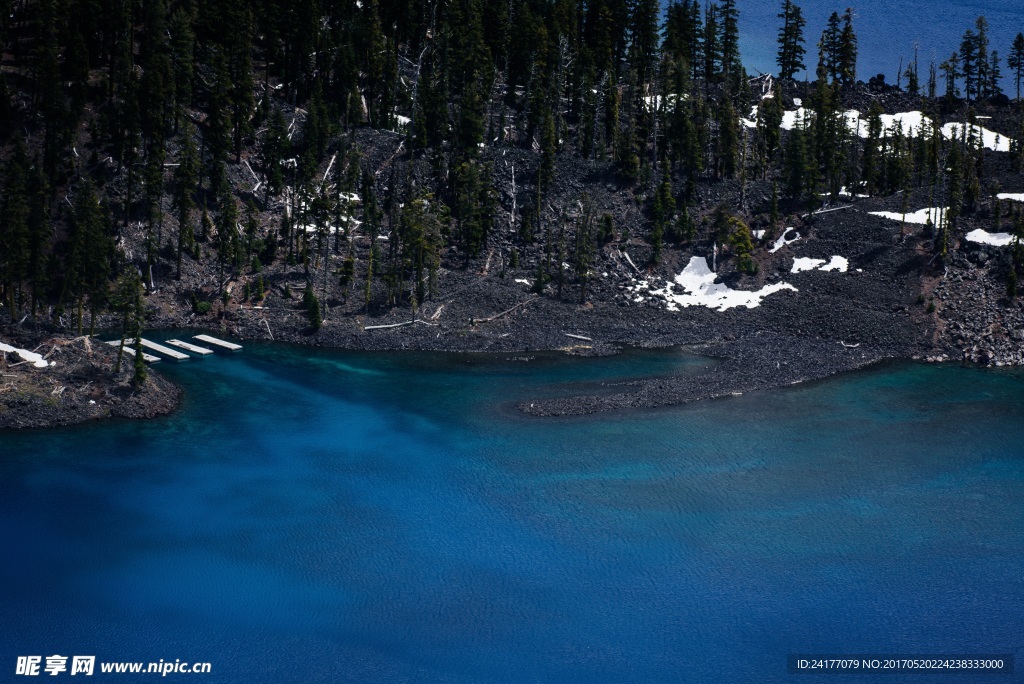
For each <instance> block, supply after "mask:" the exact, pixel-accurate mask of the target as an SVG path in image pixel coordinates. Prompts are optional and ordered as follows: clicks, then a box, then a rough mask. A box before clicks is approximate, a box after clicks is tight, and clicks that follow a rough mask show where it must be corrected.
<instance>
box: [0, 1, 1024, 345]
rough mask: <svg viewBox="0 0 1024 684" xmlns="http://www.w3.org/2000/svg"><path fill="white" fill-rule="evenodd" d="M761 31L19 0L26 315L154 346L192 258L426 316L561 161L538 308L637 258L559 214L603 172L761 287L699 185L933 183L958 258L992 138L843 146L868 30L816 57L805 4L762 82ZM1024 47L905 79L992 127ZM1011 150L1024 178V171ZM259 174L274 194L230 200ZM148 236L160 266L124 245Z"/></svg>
mask: <svg viewBox="0 0 1024 684" xmlns="http://www.w3.org/2000/svg"><path fill="white" fill-rule="evenodd" d="M738 13H739V10H738V7H737V2H736V0H718V1H717V2H710V3H698V2H697V0H681V1H672V2H670V3H669V4H668V6H667V7H662V6H661V5H660V3H659V2H657V0H590V1H586V2H580V1H575V0H509V2H507V3H504V2H498V3H485V2H483V0H449V1H447V2H441V1H440V0H433V1H431V0H403V2H388V1H384V0H339V1H338V2H333V3H323V4H321V3H319V2H317V1H316V0H287V1H285V0H263V1H262V2H258V3H257V2H253V1H252V0H19V1H17V2H15V1H14V0H0V45H2V46H3V71H2V74H0V135H2V140H0V144H2V149H3V152H2V156H0V178H2V192H0V205H2V207H0V295H2V301H3V302H4V306H5V308H6V311H7V314H8V315H9V317H10V318H11V319H14V320H22V319H23V318H24V317H26V316H29V317H33V318H35V317H39V316H42V315H44V314H45V315H52V317H53V318H54V319H59V318H60V317H61V316H70V317H71V320H73V327H75V328H76V329H78V330H87V329H89V328H90V327H91V326H92V325H93V322H94V321H95V320H96V316H97V313H98V312H103V311H116V312H118V313H119V315H120V316H121V318H122V319H123V321H124V323H123V325H124V326H126V327H127V326H135V327H137V326H138V325H140V322H139V318H140V314H139V313H138V309H139V303H138V297H137V296H133V295H132V294H131V288H133V287H134V288H141V287H146V288H148V289H153V288H155V287H158V286H160V285H161V284H163V283H173V282H174V281H175V279H178V278H181V276H182V264H183V262H186V261H195V262H199V261H203V260H206V261H213V262H215V263H216V268H217V271H218V280H219V282H220V283H221V284H222V285H221V287H223V283H225V282H226V281H227V280H228V279H230V278H231V277H234V276H237V275H239V274H246V275H247V276H250V277H251V278H250V280H251V285H249V284H248V283H247V286H246V288H247V295H248V296H261V295H262V293H263V291H264V287H265V285H264V280H263V277H262V271H263V269H264V268H266V267H268V266H269V265H271V264H273V263H275V262H278V263H287V264H292V265H301V266H302V267H303V268H304V272H305V274H306V278H307V286H306V290H305V295H304V297H303V302H304V304H303V305H304V306H305V307H307V308H308V309H309V311H310V321H311V322H312V324H313V326H314V327H316V326H317V325H319V320H320V316H319V314H320V309H319V307H320V303H319V302H318V297H317V294H318V292H323V291H326V285H324V283H326V282H327V281H328V280H330V281H331V282H332V283H335V282H337V283H339V284H340V286H341V287H343V288H344V291H345V293H346V296H351V297H352V298H353V299H361V300H363V302H364V304H365V307H366V308H367V309H369V307H370V305H371V304H374V305H385V306H386V305H397V304H403V305H411V306H413V307H414V308H415V307H416V306H417V304H418V303H422V302H423V301H424V300H425V299H428V298H430V297H431V296H432V295H433V290H434V288H435V287H436V274H437V271H438V269H439V267H440V264H441V262H442V259H443V258H444V259H448V258H450V257H448V256H445V255H446V254H448V253H449V251H450V250H449V248H451V247H454V248H455V253H456V254H457V255H458V256H457V258H456V259H455V260H454V261H453V264H461V266H462V267H466V266H468V265H469V264H470V262H471V261H472V260H473V259H475V258H477V257H479V256H480V255H481V254H482V253H483V251H484V249H485V248H486V247H487V246H488V245H489V244H491V243H492V242H493V241H494V240H495V237H494V232H495V224H496V222H497V221H498V216H499V213H500V212H501V211H504V212H513V209H512V207H511V206H505V205H503V204H501V203H502V202H503V201H504V200H503V198H502V197H501V196H500V193H499V192H498V191H497V189H496V187H495V181H494V174H495V169H494V165H493V159H494V157H493V150H494V149H495V148H519V149H523V150H533V151H535V153H536V154H535V157H536V163H535V164H534V166H533V167H531V168H529V169H524V170H523V175H522V177H521V178H520V181H519V182H520V184H521V186H522V187H524V188H529V189H530V192H531V194H530V201H525V202H524V201H522V199H520V200H519V203H517V204H516V205H515V209H514V213H513V214H512V221H511V222H512V224H513V225H515V226H516V227H517V229H518V230H517V232H516V233H515V235H514V237H513V238H512V240H513V244H511V245H509V251H508V252H507V257H508V260H509V263H511V264H512V266H513V267H514V266H515V264H516V263H518V261H519V260H520V259H525V257H526V256H527V255H528V254H534V255H539V257H538V258H536V263H537V273H536V275H535V280H536V283H537V285H538V286H539V290H538V291H542V290H543V286H544V284H545V283H549V282H554V281H556V280H557V284H558V292H559V296H560V295H561V290H562V283H563V280H564V279H565V278H567V277H569V278H573V279H574V282H575V283H576V284H577V285H579V286H580V287H581V289H582V291H583V297H584V298H585V296H586V294H585V293H586V279H587V277H588V276H587V274H588V272H589V264H590V262H591V261H592V260H593V259H594V258H595V256H594V255H595V252H596V250H598V249H599V248H601V247H602V246H603V245H605V244H607V243H608V242H610V241H612V240H613V239H615V238H616V227H615V226H614V225H612V219H611V217H610V216H608V215H604V214H603V213H602V211H600V210H599V209H598V208H594V207H592V206H590V204H589V202H588V200H587V199H586V197H585V196H581V197H579V198H578V201H574V204H575V205H578V207H577V210H576V211H575V213H573V219H572V221H571V222H568V221H566V220H562V219H559V218H557V217H563V216H564V215H565V213H566V212H565V211H564V208H558V207H551V206H550V204H549V202H548V201H547V198H548V196H549V194H550V193H551V192H552V188H553V187H554V185H555V181H556V179H557V168H558V164H559V162H560V160H564V159H565V158H567V157H571V158H576V159H581V160H589V161H593V162H603V163H606V164H607V165H608V168H609V169H611V170H613V172H614V174H615V178H616V182H618V183H620V184H622V185H623V186H624V187H632V188H634V191H635V196H636V197H637V200H638V202H639V203H640V205H641V208H642V211H643V212H644V215H645V217H646V219H647V221H646V225H647V231H646V234H645V236H644V237H646V239H647V240H648V241H649V242H650V244H651V246H652V247H653V259H654V261H655V262H656V261H657V260H658V259H659V258H660V256H661V254H662V253H663V250H664V249H665V248H666V247H667V246H671V245H677V246H678V245H685V244H686V243H688V242H689V241H691V240H693V239H694V238H695V236H696V234H697V231H698V221H697V217H699V216H700V217H703V216H706V217H707V225H708V228H709V229H710V230H712V231H714V235H715V237H716V239H720V240H721V241H722V244H726V245H731V246H732V251H733V253H734V254H735V255H736V257H737V268H739V269H740V270H748V269H752V268H753V265H752V261H751V260H750V251H751V250H752V247H751V245H750V230H749V228H748V227H747V224H746V223H745V221H744V219H745V217H747V216H748V215H749V214H750V213H751V210H750V208H749V207H746V206H737V207H727V208H710V209H707V208H704V209H702V208H701V207H699V206H698V195H699V193H698V188H699V187H700V186H701V184H714V183H730V182H732V183H746V182H750V181H754V180H765V181H772V182H773V183H774V185H775V187H776V191H775V193H774V194H775V197H774V198H773V203H772V208H771V209H772V216H773V217H776V216H777V214H778V213H779V212H780V211H782V212H787V211H797V210H800V209H804V208H806V207H813V206H816V205H818V204H820V203H821V202H822V201H824V198H823V196H826V197H827V196H829V195H832V196H836V195H837V194H838V193H839V191H840V189H841V188H843V187H847V188H863V190H862V191H863V192H865V193H867V194H889V193H894V192H897V191H899V190H907V189H910V188H912V187H927V188H929V189H930V190H931V192H932V194H933V196H934V197H935V201H936V203H939V202H943V201H948V203H949V206H950V207H951V210H950V212H949V220H948V221H947V225H946V226H944V227H942V229H941V230H940V229H937V230H936V231H935V233H936V234H935V246H936V250H937V251H938V252H939V253H943V252H944V250H946V249H947V245H948V241H949V235H948V230H951V229H952V227H953V226H955V222H956V219H957V216H958V215H960V214H961V213H962V212H970V211H972V210H973V209H974V208H975V207H976V206H977V203H978V201H979V198H980V197H981V195H982V192H983V189H982V181H981V178H979V169H981V168H982V165H981V163H980V158H981V156H982V155H983V149H982V148H981V146H980V144H978V142H977V141H976V140H974V139H973V136H965V137H964V139H963V140H961V141H950V140H947V139H945V138H943V136H941V135H940V133H939V131H938V128H937V127H933V128H932V129H931V130H929V131H918V132H915V135H913V136H911V135H910V132H909V131H891V130H889V131H887V130H883V127H882V124H881V119H880V115H881V114H882V110H881V109H880V108H879V107H878V105H877V104H876V105H875V106H874V107H873V108H872V109H871V110H870V111H867V112H864V116H865V118H866V119H867V120H868V130H869V132H870V135H869V136H868V138H867V139H865V140H861V139H860V138H859V137H857V136H856V135H855V134H853V133H851V132H850V130H849V128H848V127H847V126H845V125H843V123H842V118H841V117H840V116H839V115H840V113H841V112H842V111H843V109H844V104H843V103H844V101H845V99H846V98H848V97H850V96H851V94H852V93H854V92H855V90H856V89H857V88H858V87H859V86H858V74H857V36H856V32H855V26H854V21H853V13H852V11H851V10H849V9H846V10H845V11H838V12H836V13H833V14H832V15H831V17H830V18H829V20H828V22H827V25H826V26H824V27H821V33H820V37H818V36H817V35H811V34H810V33H809V30H808V27H807V23H806V21H805V20H804V18H803V15H802V12H801V9H800V7H799V6H798V5H797V4H796V3H795V2H793V0H783V2H782V3H781V5H780V12H779V51H778V68H779V79H775V80H774V81H766V80H763V79H762V80H756V81H755V80H752V79H750V78H749V77H748V74H747V73H746V71H745V69H744V67H743V64H742V60H741V56H740V52H739V35H738V30H739V29H738V16H739V14H738ZM805 32H807V35H806V36H805ZM1006 47H1007V53H1006V55H1007V57H1006V58H1005V59H1004V58H1003V57H1002V56H1001V55H1000V54H999V52H998V51H997V50H996V49H995V48H994V46H992V45H990V43H989V38H988V27H987V24H986V22H985V20H984V18H979V19H978V21H977V24H976V25H975V26H974V27H972V28H970V29H969V30H967V31H966V32H965V34H964V37H963V41H962V43H961V45H960V46H959V49H958V50H957V51H956V52H954V53H953V54H951V55H950V57H949V58H947V59H945V60H943V61H942V62H941V63H940V64H937V65H936V64H931V65H927V66H923V65H919V64H918V60H917V59H916V57H915V59H914V60H913V61H912V62H911V63H910V64H909V65H907V66H906V69H905V71H904V72H903V73H901V74H900V85H901V86H902V85H903V83H904V82H905V90H906V92H907V93H908V94H910V95H917V96H920V97H921V98H922V100H921V103H922V104H921V106H922V107H923V108H924V109H925V111H926V113H928V115H929V117H930V118H931V120H932V121H936V122H937V121H940V120H942V119H943V118H944V117H945V118H948V117H950V116H951V115H953V114H955V115H956V116H960V117H962V118H961V120H964V119H967V120H968V121H971V120H972V117H974V116H975V113H974V111H975V110H974V109H973V108H972V107H973V106H980V105H981V104H982V103H996V104H998V103H1000V102H1002V103H1006V102H1007V97H1006V96H1005V95H1004V94H1003V92H1002V88H1001V84H1002V83H1003V66H1005V67H1006V69H1007V72H1006V75H1007V76H1008V77H1009V81H1010V82H1012V83H1013V85H1014V88H1015V89H1014V92H1013V93H1012V95H1013V96H1014V97H1015V99H1016V100H1017V102H1018V103H1019V101H1020V84H1021V77H1022V75H1024V36H1022V35H1018V36H1017V39H1016V40H1015V41H1014V42H1013V44H1012V45H1011V46H1006ZM805 70H806V71H808V72H810V73H811V74H813V78H812V79H810V80H811V83H810V84H809V86H808V87H809V88H810V91H811V93H812V95H811V97H809V98H807V99H806V100H805V102H804V106H805V107H806V108H807V109H808V110H809V111H810V112H812V115H810V116H807V117H806V118H805V119H804V123H803V125H802V126H799V127H797V128H795V129H794V130H792V131H788V132H784V131H781V130H780V123H781V121H782V117H783V109H782V107H783V105H782V99H783V98H782V85H783V83H782V82H785V81H788V80H790V79H793V78H794V77H795V76H797V75H800V74H802V73H804V72H805ZM780 79H781V81H780ZM767 83H772V90H770V91H769V92H767V93H765V92H761V91H760V90H758V91H756V92H755V91H754V86H752V84H755V85H756V86H758V87H760V86H761V85H763V84H767ZM766 96H767V97H766ZM755 105H756V106H757V109H756V115H752V114H750V112H752V111H753V108H754V106H755ZM750 116H754V118H753V124H752V125H747V124H745V123H744V122H743V119H745V118H747V117H750ZM1019 118H1020V117H1019V116H1018V120H1019ZM365 130H379V131H396V132H398V133H399V134H400V136H401V138H400V139H401V144H400V146H398V152H396V155H400V158H401V160H402V162H403V163H401V164H397V163H396V164H391V165H390V166H389V167H388V170H387V171H386V172H385V175H384V177H381V175H380V174H381V171H380V170H379V168H378V167H377V166H376V165H373V166H371V165H370V164H369V163H367V161H366V159H365V150H363V149H361V147H360V145H359V144H358V142H357V139H358V138H359V135H358V134H359V132H360V131H365ZM1016 137H1017V139H1022V138H1024V134H1021V135H1018V136H1016ZM1012 154H1013V156H1014V160H1015V163H1016V164H1017V165H1018V168H1019V165H1020V162H1021V159H1022V158H1024V150H1022V149H1021V148H1020V146H1017V145H1015V147H1014V151H1013V153H1012ZM423 169H426V170H427V171H426V172H425V173H424V172H423V171H422V170H423ZM254 176H255V177H256V178H257V179H258V183H257V188H258V189H256V190H251V189H250V188H251V185H252V184H251V183H248V184H247V185H245V187H241V186H240V185H239V183H237V182H235V181H233V180H232V179H233V178H241V177H245V178H246V179H247V182H248V180H250V179H252V178H253V177H254ZM384 188H386V191H385V190H384ZM780 207H781V208H780ZM275 208H276V213H275V214H274V215H273V218H272V220H273V222H274V225H273V227H272V230H269V231H268V230H266V223H267V221H268V220H271V219H270V218H268V213H269V212H270V211H271V210H272V209H275ZM774 220H776V221H777V220H778V219H777V218H775V219H774ZM1007 220H1017V222H1018V223H1019V219H1012V218H1008V219H1007ZM567 222H568V223H570V225H569V226H568V228H567V227H566V223H567ZM332 226H333V227H334V228H336V230H334V231H333V232H332V230H331V227H332ZM357 226H358V228H357ZM132 227H138V228H139V229H141V230H142V231H143V232H144V235H145V242H144V245H145V247H144V249H143V250H142V251H141V253H140V252H139V251H138V250H134V251H131V253H130V254H129V253H128V251H126V249H125V246H124V245H125V238H126V235H127V234H128V233H129V229H130V228H132ZM356 230H359V231H361V234H363V235H365V236H367V237H369V239H370V241H371V244H370V247H369V248H368V250H369V251H368V253H361V252H357V250H356V247H355V243H354V241H353V240H351V239H350V238H351V237H352V234H353V232H354V231H356ZM566 230H568V231H569V232H568V235H566V233H565V231H566ZM944 231H947V232H944ZM382 234H383V235H386V236H388V238H389V239H388V240H386V241H379V240H377V236H379V235H382ZM563 257H564V259H563ZM570 257H571V259H572V260H573V261H574V266H575V267H574V270H573V271H572V272H571V273H569V274H566V273H564V270H563V269H562V268H560V267H559V266H558V265H559V264H561V263H562V262H563V260H566V261H567V260H570ZM339 262H340V263H341V266H340V267H334V266H329V264H331V263H339ZM513 262H514V263H513ZM552 262H555V264H556V266H555V267H552V265H551V264H552ZM221 294H224V296H225V297H226V292H223V293H221ZM203 304H204V302H197V303H196V306H197V309H198V310H201V307H202V305H203ZM206 306H207V308H208V307H209V304H206Z"/></svg>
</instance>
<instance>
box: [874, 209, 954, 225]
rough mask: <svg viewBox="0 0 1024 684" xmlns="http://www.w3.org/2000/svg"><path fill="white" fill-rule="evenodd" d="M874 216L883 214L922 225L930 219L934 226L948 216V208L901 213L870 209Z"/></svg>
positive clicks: (896, 219) (883, 216) (885, 216)
mask: <svg viewBox="0 0 1024 684" xmlns="http://www.w3.org/2000/svg"><path fill="white" fill-rule="evenodd" d="M868 213H869V214H871V215H872V216H881V217H882V218H887V219H892V220H893V221H905V222H906V223H919V224H921V225H922V226H923V225H925V224H926V223H928V221H929V220H930V221H931V222H932V225H933V226H937V225H939V222H940V221H943V220H945V218H946V209H945V208H944V207H931V208H930V209H919V210H918V211H914V212H907V213H906V214H901V213H900V212H898V211H869V212H868Z"/></svg>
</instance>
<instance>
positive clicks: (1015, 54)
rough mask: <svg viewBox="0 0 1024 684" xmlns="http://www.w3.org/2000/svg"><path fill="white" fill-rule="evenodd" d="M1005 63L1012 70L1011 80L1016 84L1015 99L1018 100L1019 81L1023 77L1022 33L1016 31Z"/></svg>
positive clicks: (1023, 40)
mask: <svg viewBox="0 0 1024 684" xmlns="http://www.w3.org/2000/svg"><path fill="white" fill-rule="evenodd" d="M1006 65H1007V66H1008V67H1010V69H1012V70H1013V82H1014V84H1015V85H1016V86H1017V100H1020V82H1021V79H1022V78H1024V33H1018V34H1017V37H1016V38H1014V39H1013V46H1012V47H1011V48H1010V56H1009V57H1007V58H1006Z"/></svg>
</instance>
